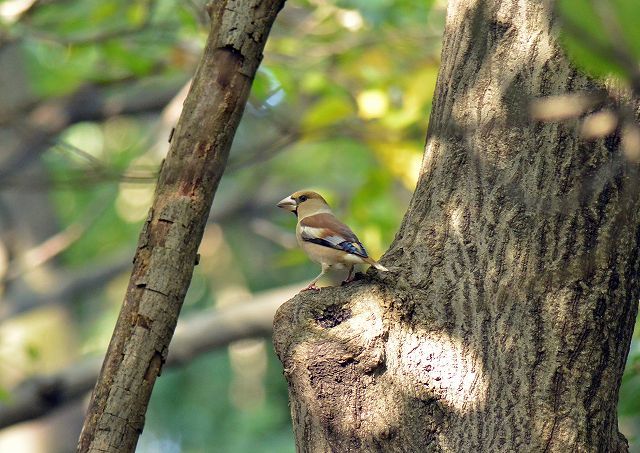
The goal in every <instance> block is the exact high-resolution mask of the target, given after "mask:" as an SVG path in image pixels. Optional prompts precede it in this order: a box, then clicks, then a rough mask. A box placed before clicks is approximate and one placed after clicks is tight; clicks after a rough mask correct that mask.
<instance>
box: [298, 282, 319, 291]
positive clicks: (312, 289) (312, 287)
mask: <svg viewBox="0 0 640 453" xmlns="http://www.w3.org/2000/svg"><path fill="white" fill-rule="evenodd" d="M302 291H320V288H318V287H317V286H316V284H315V283H312V284H310V285H309V286H307V287H306V288H304V289H303V290H302Z"/></svg>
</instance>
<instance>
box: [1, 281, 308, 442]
mask: <svg viewBox="0 0 640 453" xmlns="http://www.w3.org/2000/svg"><path fill="white" fill-rule="evenodd" d="M303 286H304V285H303V284H302V283H298V284H295V285H290V286H285V287H282V288H277V289H275V290H269V291H265V292H263V293H260V294H258V295H256V296H255V297H253V298H252V300H250V301H247V303H242V304H237V305H234V306H231V307H228V308H225V309H222V310H216V309H212V310H208V311H205V312H202V313H199V314H198V315H194V316H193V317H191V318H189V319H187V320H185V321H181V322H179V323H178V326H177V327H176V334H175V337H174V338H173V341H172V342H171V346H170V348H169V357H168V358H167V366H169V367H179V366H183V365H186V364H188V363H189V362H191V361H192V360H194V359H196V358H197V357H200V356H201V355H202V354H205V353H207V352H210V351H213V350H215V349H217V348H221V347H224V346H227V345H228V344H229V343H231V342H233V341H236V340H242V339H246V338H255V337H261V336H264V337H266V336H269V335H271V331H272V324H273V321H272V320H273V315H274V313H275V312H276V309H277V308H278V306H280V304H281V303H282V302H283V301H285V300H287V299H289V298H291V297H293V295H294V294H295V293H296V292H298V291H299V290H300V288H302V287H303ZM102 359H103V358H102V357H91V358H88V359H85V360H83V361H81V362H80V363H75V364H73V365H71V366H69V367H67V368H65V369H64V370H62V371H59V372H57V373H53V374H49V375H42V376H33V377H31V378H29V379H27V380H26V381H24V382H23V383H22V384H20V385H18V386H17V387H16V388H15V389H14V390H12V391H11V392H10V394H11V398H10V400H9V401H8V402H7V403H2V404H0V429H1V428H5V427H7V426H10V425H14V424H16V423H20V422H24V421H27V420H32V419H34V418H38V417H42V416H44V415H47V414H49V413H51V412H52V411H54V410H55V409H57V408H59V407H61V406H63V405H65V404H68V403H71V402H73V401H75V400H77V399H78V398H81V397H83V396H84V395H85V394H86V393H87V392H88V391H90V390H91V387H92V386H93V384H94V383H95V381H96V378H97V377H98V373H99V371H100V364H101V363H102Z"/></svg>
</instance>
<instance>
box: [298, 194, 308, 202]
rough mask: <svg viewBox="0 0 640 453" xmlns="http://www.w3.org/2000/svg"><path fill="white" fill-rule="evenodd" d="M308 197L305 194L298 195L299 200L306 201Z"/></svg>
mask: <svg viewBox="0 0 640 453" xmlns="http://www.w3.org/2000/svg"><path fill="white" fill-rule="evenodd" d="M308 199H309V197H307V196H306V195H303V196H301V197H300V202H303V201H307V200H308Z"/></svg>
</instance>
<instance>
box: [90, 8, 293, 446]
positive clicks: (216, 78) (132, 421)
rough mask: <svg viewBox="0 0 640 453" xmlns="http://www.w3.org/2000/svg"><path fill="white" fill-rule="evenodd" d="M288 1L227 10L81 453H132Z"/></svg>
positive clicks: (216, 24)
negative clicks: (213, 206)
mask: <svg viewBox="0 0 640 453" xmlns="http://www.w3.org/2000/svg"><path fill="white" fill-rule="evenodd" d="M284 1H285V0H262V1H261V0H218V1H213V2H211V3H210V4H209V6H208V8H207V10H208V12H209V15H210V17H211V31H210V33H209V37H208V39H207V44H206V47H205V50H204V54H203V56H202V59H201V61H200V64H199V65H198V68H197V70H196V73H195V76H194V78H193V82H192V85H191V89H190V91H189V94H188V96H187V98H186V100H185V103H184V108H183V111H182V114H181V116H180V119H179V121H178V124H177V126H176V129H175V132H174V134H173V138H172V141H171V146H170V149H169V153H168V155H167V158H166V160H165V162H164V165H163V167H162V170H161V173H160V176H159V180H158V185H157V187H156V191H155V196H154V201H153V205H152V207H151V209H150V211H149V215H148V218H147V220H146V222H145V224H144V227H143V229H142V232H141V234H140V238H139V241H138V247H137V250H136V254H135V257H134V260H133V271H132V273H131V278H130V280H129V285H128V288H127V292H126V295H125V299H124V303H123V306H122V309H121V311H120V315H119V317H118V321H117V323H116V327H115V330H114V333H113V336H112V338H111V342H110V344H109V348H108V350H107V355H106V357H105V360H104V362H103V365H102V369H101V372H100V376H99V378H98V382H97V384H96V387H95V389H94V391H93V394H92V397H91V402H90V404H89V409H88V413H87V416H86V418H85V422H84V426H83V428H82V433H81V434H80V439H79V441H78V452H83V453H84V452H98V451H99V452H114V453H115V452H132V451H134V450H135V446H136V443H137V441H138V437H139V435H140V433H141V432H142V429H143V426H144V419H145V412H146V408H147V405H148V402H149V398H150V396H151V390H152V389H153V385H154V383H155V380H156V377H157V376H158V375H159V374H160V370H161V369H162V365H163V363H164V361H165V359H166V357H167V349H168V346H169V342H170V341H171V337H172V335H173V331H174V329H175V326H176V322H177V319H178V315H179V313H180V308H181V306H182V303H183V301H184V297H185V294H186V292H187V289H188V287H189V283H190V281H191V276H192V273H193V268H194V266H195V264H196V252H197V249H198V246H199V244H200V241H201V239H202V234H203V231H204V228H205V225H206V221H207V217H208V215H209V210H210V208H211V203H212V201H213V197H214V194H215V191H216V189H217V187H218V183H219V181H220V178H221V177H222V173H223V171H224V168H225V165H226V162H227V157H228V155H229V150H230V148H231V143H232V140H233V136H234V134H235V131H236V128H237V126H238V123H239V122H240V118H241V116H242V112H243V110H244V107H245V104H246V101H247V98H248V96H249V92H250V89H251V83H252V81H253V78H254V76H255V73H256V70H257V69H258V65H259V64H260V61H261V60H262V52H263V49H264V45H265V43H266V40H267V37H268V34H269V31H270V30H271V26H272V24H273V22H274V20H275V18H276V16H277V14H278V12H279V11H280V10H281V9H282V7H283V6H284Z"/></svg>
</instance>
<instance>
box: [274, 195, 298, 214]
mask: <svg viewBox="0 0 640 453" xmlns="http://www.w3.org/2000/svg"><path fill="white" fill-rule="evenodd" d="M276 206H278V207H279V208H282V209H286V210H287V211H291V212H296V209H298V204H297V203H296V201H295V200H294V199H293V198H291V197H287V198H283V199H282V200H280V201H279V202H278V204H277V205H276Z"/></svg>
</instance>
